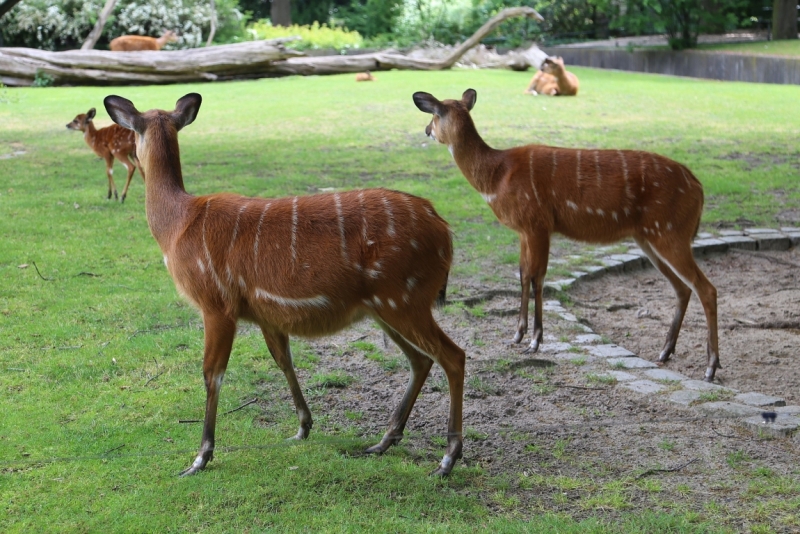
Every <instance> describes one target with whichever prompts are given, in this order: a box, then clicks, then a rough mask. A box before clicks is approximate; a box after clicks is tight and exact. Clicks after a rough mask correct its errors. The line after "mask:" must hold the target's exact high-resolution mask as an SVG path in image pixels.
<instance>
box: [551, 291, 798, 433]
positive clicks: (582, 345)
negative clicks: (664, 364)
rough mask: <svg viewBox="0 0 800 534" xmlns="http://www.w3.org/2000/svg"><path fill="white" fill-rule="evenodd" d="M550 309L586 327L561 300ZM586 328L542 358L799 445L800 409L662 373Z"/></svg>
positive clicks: (781, 401) (777, 399)
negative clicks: (574, 364) (576, 365)
mask: <svg viewBox="0 0 800 534" xmlns="http://www.w3.org/2000/svg"><path fill="white" fill-rule="evenodd" d="M544 309H545V310H546V311H550V312H554V313H557V314H558V315H559V316H560V317H561V318H562V319H564V320H565V321H570V322H574V323H577V324H581V323H578V322H577V321H578V320H577V318H576V317H575V316H574V315H573V314H571V313H569V312H568V311H567V310H566V309H565V308H564V307H563V305H562V304H561V303H560V302H559V301H557V300H549V301H547V302H545V305H544ZM581 326H582V327H583V330H584V331H585V332H586V333H585V334H580V335H577V336H575V337H574V338H573V339H572V342H571V343H566V342H554V341H551V342H548V343H544V344H542V345H541V346H540V348H539V352H540V353H542V354H545V355H547V356H549V357H552V358H554V359H556V360H566V361H571V360H580V359H582V360H585V364H588V365H587V367H586V368H587V369H593V370H597V371H599V374H598V376H601V377H602V376H605V377H609V378H613V379H614V380H616V384H615V385H616V386H619V387H622V388H625V389H627V390H629V391H632V392H634V393H638V394H640V395H657V394H664V395H666V394H669V397H668V400H669V401H670V402H674V403H675V404H679V405H681V406H685V407H691V408H693V409H695V410H696V411H698V412H700V415H703V416H708V417H711V418H714V417H716V418H725V419H731V420H733V421H736V422H738V423H739V424H740V425H741V426H742V427H743V428H745V429H746V430H749V431H751V432H753V433H754V434H756V435H758V436H772V437H777V438H781V437H789V436H792V435H793V434H794V435H795V438H794V439H795V441H798V442H800V432H797V430H798V429H799V428H800V406H787V405H786V401H785V400H784V399H782V398H780V397H773V396H771V395H765V394H763V393H758V392H748V393H740V392H739V391H737V390H735V389H733V388H729V387H725V386H721V385H719V384H713V383H709V382H705V381H703V380H693V379H691V378H689V377H687V376H685V375H683V374H681V373H678V372H675V371H670V370H668V369H662V368H659V367H658V366H657V365H656V364H655V363H653V362H651V361H649V360H644V359H642V358H639V357H638V356H637V355H636V354H635V353H633V352H631V351H629V350H627V349H625V348H624V347H621V346H619V345H613V344H598V343H599V342H600V341H601V339H602V338H601V336H599V335H598V334H596V333H594V332H592V329H591V328H589V327H588V326H586V325H583V324H581ZM574 348H579V349H581V354H579V353H576V352H574ZM765 412H773V413H774V414H775V417H774V419H773V420H771V421H768V420H767V418H766V417H764V416H763V415H762V414H764V413H765Z"/></svg>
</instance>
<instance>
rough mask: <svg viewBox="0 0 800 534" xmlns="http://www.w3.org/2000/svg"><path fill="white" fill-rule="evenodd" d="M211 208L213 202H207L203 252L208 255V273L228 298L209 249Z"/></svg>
mask: <svg viewBox="0 0 800 534" xmlns="http://www.w3.org/2000/svg"><path fill="white" fill-rule="evenodd" d="M210 206H211V200H210V199H209V200H208V201H206V212H205V215H204V216H203V251H204V252H205V254H206V263H207V264H208V272H210V273H211V278H212V279H213V280H214V284H216V286H217V289H219V292H220V293H222V296H223V297H227V296H228V290H227V289H226V288H225V286H223V285H222V281H221V280H220V279H219V276H217V270H216V269H214V261H213V260H212V259H211V251H210V250H209V249H208V242H207V241H206V219H208V209H209V207H210Z"/></svg>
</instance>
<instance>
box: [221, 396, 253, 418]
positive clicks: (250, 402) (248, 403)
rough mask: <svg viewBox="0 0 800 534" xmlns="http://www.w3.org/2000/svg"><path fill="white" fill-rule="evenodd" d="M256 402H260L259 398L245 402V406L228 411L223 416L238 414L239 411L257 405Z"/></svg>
mask: <svg viewBox="0 0 800 534" xmlns="http://www.w3.org/2000/svg"><path fill="white" fill-rule="evenodd" d="M256 402H258V398H253V399H250V400H249V401H247V402H245V403H244V404H242V405H241V406H239V407H238V408H234V409H233V410H228V411H227V412H225V413H224V414H222V415H228V414H229V413H233V412H238V411H239V410H241V409H242V408H244V407H246V406H250V405H251V404H255V403H256Z"/></svg>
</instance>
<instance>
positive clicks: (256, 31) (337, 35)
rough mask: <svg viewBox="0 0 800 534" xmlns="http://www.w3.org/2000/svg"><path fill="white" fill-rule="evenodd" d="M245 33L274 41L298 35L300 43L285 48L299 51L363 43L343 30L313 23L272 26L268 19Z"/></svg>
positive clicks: (359, 37) (352, 34)
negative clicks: (300, 38)
mask: <svg viewBox="0 0 800 534" xmlns="http://www.w3.org/2000/svg"><path fill="white" fill-rule="evenodd" d="M247 32H248V33H249V34H250V36H251V38H252V39H276V38H278V37H291V36H294V35H299V36H300V37H302V40H301V41H294V42H290V43H287V46H289V47H292V48H296V49H299V50H307V49H314V50H316V49H320V48H335V49H336V50H344V49H347V48H360V47H361V44H362V42H363V39H362V38H361V35H360V34H359V33H358V32H351V31H348V30H347V29H343V28H331V27H329V26H328V25H327V24H320V23H318V22H315V23H314V24H311V25H306V26H298V25H297V24H294V25H292V26H288V27H284V26H273V25H272V23H271V22H270V21H269V19H263V20H259V21H258V22H255V23H253V24H250V25H249V26H248V27H247Z"/></svg>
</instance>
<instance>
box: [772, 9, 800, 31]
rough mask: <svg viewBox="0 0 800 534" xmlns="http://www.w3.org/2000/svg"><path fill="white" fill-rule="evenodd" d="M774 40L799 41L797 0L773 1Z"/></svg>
mask: <svg viewBox="0 0 800 534" xmlns="http://www.w3.org/2000/svg"><path fill="white" fill-rule="evenodd" d="M772 39H773V40H777V39H797V0H774V1H773V3H772Z"/></svg>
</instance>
